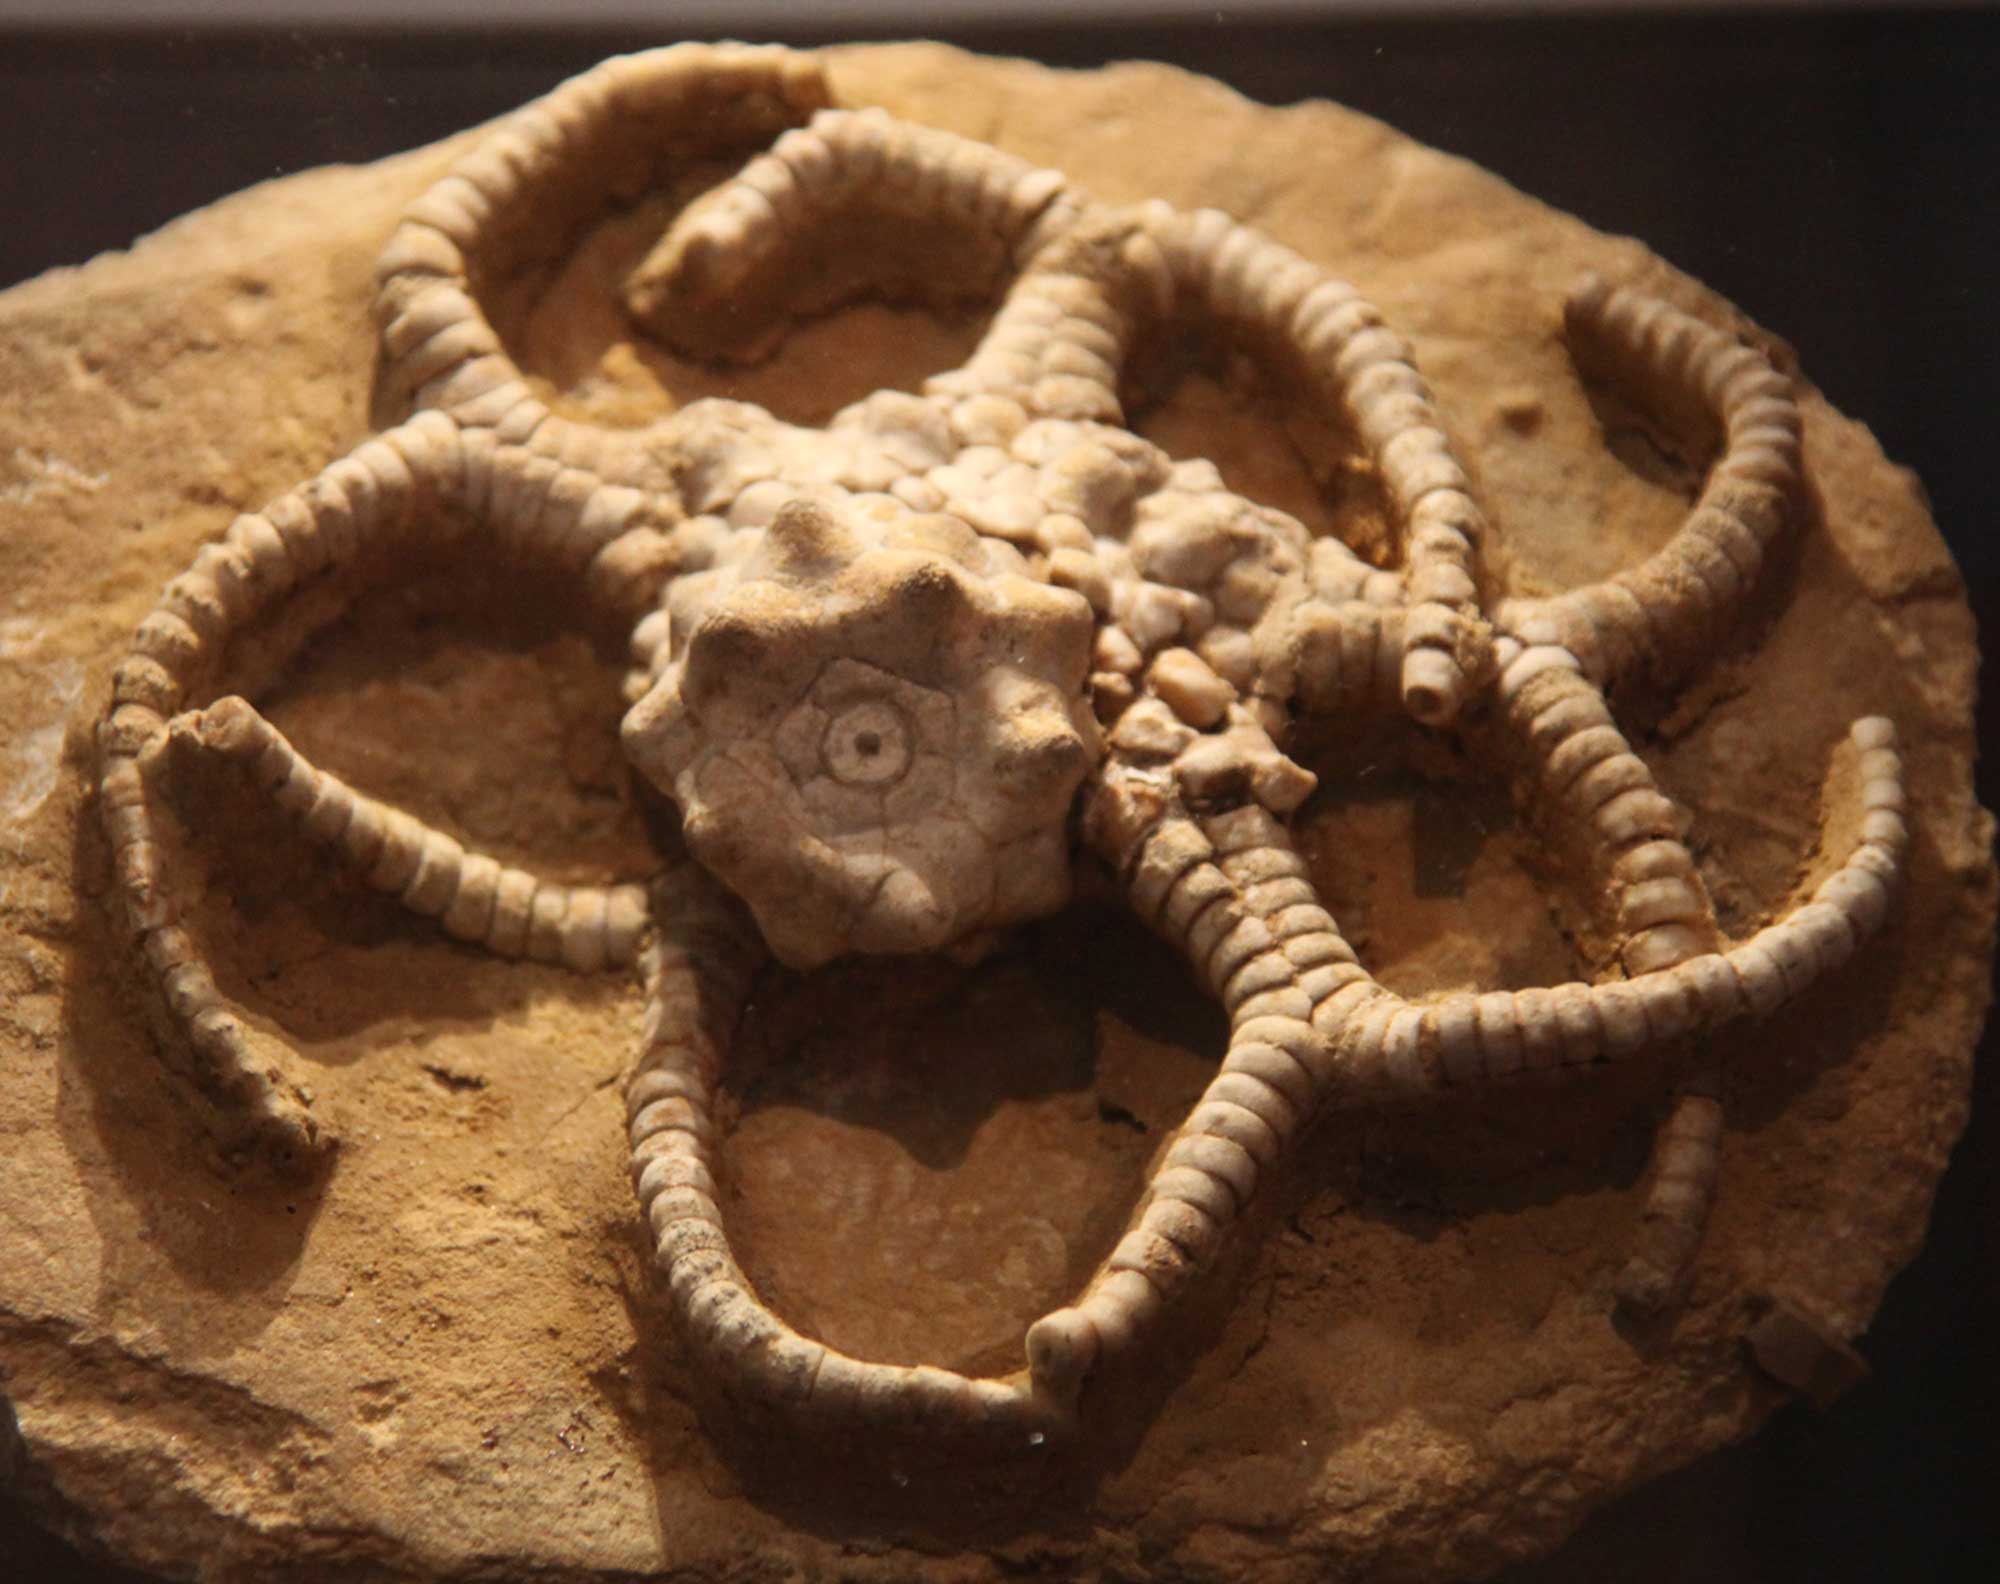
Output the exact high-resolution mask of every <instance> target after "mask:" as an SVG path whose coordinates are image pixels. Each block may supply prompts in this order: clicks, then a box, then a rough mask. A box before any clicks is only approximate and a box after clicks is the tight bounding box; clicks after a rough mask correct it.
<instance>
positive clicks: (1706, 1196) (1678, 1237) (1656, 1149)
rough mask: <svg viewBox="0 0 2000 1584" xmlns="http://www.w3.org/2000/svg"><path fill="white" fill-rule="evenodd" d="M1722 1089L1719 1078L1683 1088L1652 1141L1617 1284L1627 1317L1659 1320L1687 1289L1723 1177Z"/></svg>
mask: <svg viewBox="0 0 2000 1584" xmlns="http://www.w3.org/2000/svg"><path fill="white" fill-rule="evenodd" d="M1718 1087H1719V1078H1718V1075H1717V1074H1715V1073H1713V1072H1703V1073H1701V1074H1699V1075H1698V1076H1697V1077H1696V1078H1695V1079H1693V1080H1692V1081H1690V1082H1688V1083H1685V1084H1683V1085H1682V1086H1681V1088H1680V1090H1679V1091H1678V1092H1677V1093H1676V1094H1675V1096H1674V1101H1673V1104H1672V1106H1671V1107H1670V1108H1669V1110H1668V1112H1667V1116H1666V1120H1665V1121H1663V1122H1662V1123H1661V1124H1660V1127H1659V1130H1658V1132H1656V1133H1655V1134H1654V1135H1653V1158H1652V1161H1651V1163H1650V1165H1649V1166H1648V1167H1647V1178H1648V1183H1647V1188H1646V1202H1645V1204H1644V1205H1643V1206H1642V1207H1641V1209H1640V1212H1639V1229H1638V1233H1637V1235H1636V1236H1635V1237H1634V1239H1633V1247H1632V1251H1631V1253H1630V1254H1629V1255H1628V1256H1627V1257H1626V1260H1625V1264H1624V1266H1623V1268H1621V1269H1620V1271H1619V1272H1618V1276H1617V1279H1616V1281H1615V1282H1614V1284H1613V1285H1614V1289H1615V1291H1616V1293H1617V1295H1618V1302H1619V1304H1620V1306H1621V1307H1623V1308H1624V1309H1626V1310H1628V1311H1632V1312H1636V1313H1639V1314H1657V1313H1659V1312H1660V1311H1661V1310H1662V1309H1665V1308H1666V1307H1667V1306H1668V1305H1669V1304H1670V1303H1672V1302H1674V1300H1675V1299H1676V1298H1677V1297H1678V1295H1679V1294H1681V1293H1682V1292H1684V1291H1685V1290H1686V1288H1687V1282H1688V1279H1689V1277H1690V1275H1691V1274H1692V1273H1693V1270H1694V1259H1695V1255H1696V1254H1697V1253H1698V1252H1699V1251H1700V1249H1701V1239H1702V1234H1703V1233H1704V1232H1705V1231H1706V1230H1707V1227H1708V1212H1709V1209H1710V1207H1711V1206H1712V1205H1713V1204H1714V1202H1715V1190H1716V1183H1717V1180H1718V1178H1719V1177H1720V1175H1721V1165H1722V1125H1723V1109H1722V1100H1721V1097H1720V1095H1719V1094H1717V1093H1716V1090H1717V1088H1718Z"/></svg>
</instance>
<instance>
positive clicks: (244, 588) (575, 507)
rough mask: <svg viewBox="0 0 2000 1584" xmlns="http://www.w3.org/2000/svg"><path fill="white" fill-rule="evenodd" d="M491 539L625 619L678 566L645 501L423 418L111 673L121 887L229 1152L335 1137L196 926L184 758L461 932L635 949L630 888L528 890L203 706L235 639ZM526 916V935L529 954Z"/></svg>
mask: <svg viewBox="0 0 2000 1584" xmlns="http://www.w3.org/2000/svg"><path fill="white" fill-rule="evenodd" d="M475 540H480V541H483V542H484V546H485V548H486V549H487V550H488V552H489V553H496V552H497V553H499V554H502V555H504V556H506V557H508V558H510V559H513V560H517V561H519V562H521V563H522V564H524V565H526V566H530V567H539V568H541V569H543V570H544V571H546V572H547V573H550V574H553V575H557V576H562V577H566V578H568V579H570V580H571V581H572V582H574V583H575V585H576V586H577V587H578V588H579V589H581V590H582V591H583V592H584V594H585V595H586V597H587V598H589V599H592V600H595V601H596V602H598V603H599V604H601V605H602V606H603V608H604V609H606V610H607V611H608V612H612V613H615V614H617V615H618V616H619V617H620V618H621V619H629V612H630V611H631V609H632V607H633V606H634V605H635V604H642V603H644V602H645V601H647V600H649V599H651V598H652V597H654V595H655V594H656V592H657V587H658V582H659V579H660V576H661V575H662V556H661V554H660V553H658V552H659V551H660V547H661V544H662V542H663V540H662V536H661V535H660V534H659V532H658V530H657V529H656V528H655V527H654V526H653V525H652V521H651V516H650V513H649V511H648V509H647V507H646V504H645V502H644V500H643V499H642V498H641V497H640V496H639V495H638V494H637V492H635V491H631V490H624V489H619V488H617V487H614V486H608V485H603V484H600V483H599V482H598V481H597V480H595V479H594V478H591V477H589V476H587V475H583V474H580V473H578V472H576V471H575V470H572V469H565V468H562V467H560V466H559V465H557V464H555V463H553V462H550V461H548V460H547V459H540V458H536V457H534V456H533V455H532V454H531V453H529V452H527V451H525V450H522V449H520V448H495V447H492V446H491V445H490V444H484V445H474V444H471V443H469V442H468V439H467V437H466V436H465V435H464V434H463V432H462V431H461V430H460V429H459V428H458V426H457V425H455V424H454V423H453V422H452V421H451V420H450V419H449V418H446V417H445V416H444V415H443V414H441V413H425V414H421V415H419V416H418V417H417V418H415V419H412V420H411V421H410V422H409V423H407V424H404V425H402V426H401V427H399V428H396V429H393V430H390V431H388V432H387V433H385V434H383V435H381V436H380V437H378V438H376V439H373V440H370V441H368V442H366V443H365V444H363V445H361V446H360V447H358V448H357V449H356V450H355V451H353V452H352V453H350V454H349V455H348V456H345V457H343V458H341V459H340V460H338V461H336V462H334V463H333V464H331V465H330V466H329V467H327V468H326V469H325V470H324V471H323V472H321V473H320V474H319V475H318V476H317V477H315V478H313V479H312V480H310V481H309V482H307V483H306V484H304V485H301V486H299V487H298V488H296V489H292V490H289V491H287V492H285V493H284V494H282V495H280V496H278V497H277V498H276V499H275V500H273V501H271V502H270V503H269V504H268V505H266V506H265V507H263V508H262V509H261V510H259V511H257V512H253V513H249V514H246V515H244V516H242V517H239V518H237V519H236V521H235V522H234V523H233V524H231V526H230V528H229V530H228V531H227V532H226V533H225V534H224V535H223V536H222V537H221V538H219V539H217V540H216V541H214V542H213V543H211V544H209V545H207V546H205V547H204V548H203V549H202V551H201V552H200V553H199V554H198V555H197V556H196V557H195V559H194V561H193V563H192V564H191V565H190V567H189V568H188V570H187V571H186V572H184V573H182V574H181V575H180V576H179V577H177V578H175V579H174V580H173V581H172V582H171V583H169V584H168V585H167V588H166V591H165V593H164V594H163V596H162V597H161V600H160V603H159V605H158V606H157V607H156V608H155V609H154V611H153V612H152V613H151V614H150V615H149V616H147V617H146V619H145V620H144V621H143V622H142V623H141V624H140V626H139V630H138V633H137V635H136V637H135V639H134V642H133V650H132V653H131V654H130V655H129V656H128V657H127V658H126V659H125V661H124V662H123V663H122V664H121V665H120V666H119V667H118V669H117V672H116V674H115V677H114V680H113V687H112V699H111V705H110V709H109V711H108V713H107V715H106V717H105V719H104V720H103V722H102V723H101V724H100V726H99V729H98V747H99V756H100V769H101V777H100V791H99V803H100V808H101V810H102V815H103V820H104V825H105V830H106V832H107V834H108V835H109V837H110V841H111V848H112V854H113V861H114V865H115V877H116V887H117V891H118V894H119V895H120V897H121V898H122V901H123V905H124V911H125V915H126V919H127V922H128V924H129V926H130V929H131V931H132V934H133V936H134V938H135V941H136V943H137V946H138V948H139V952H140V955H141V957H142V958H143V960H144V961H145V962H146V964H147V965H148V970H149V972H150V974H151V976H152V977H153V979H154V980H155V981H156V982H157V984H158V985H159V988H160V991H161V994H162V996H163V1000H164V1007H165V1011H166V1024H167V1027H166V1038H165V1040H164V1041H163V1044H164V1047H165V1049H166V1050H167V1051H168V1053H169V1055H170V1057H171V1058H172V1059H174V1060H176V1061H177V1062H178V1063H179V1064H180V1065H182V1066H184V1067H185V1068H186V1070H187V1072H188V1075H189V1076H190V1077H191V1078H192V1079H193V1081H194V1083H195V1086H196V1088H197V1090H198V1091H199V1092H200V1093H201V1094H202V1095H203V1096H205V1097H206V1099H207V1100H208V1101H209V1102H210V1107H211V1119H212V1123H213V1126H214V1127H215V1129H216V1130H217V1131H218V1133H219V1134H220V1135H222V1137H223V1140H224V1142H225V1143H226V1144H227V1145H228V1146H229V1147H230V1148H231V1149H232V1151H235V1150H244V1151H248V1152H251V1153H263V1154H266V1155H269V1156H271V1157H273V1158H274V1159H277V1160H278V1161H280V1162H286V1163H293V1164H298V1163H303V1162H305V1161H307V1160H309V1159H311V1158H312V1157H314V1156H315V1155H316V1154H318V1153H320V1152H321V1151H323V1149H324V1148H325V1147H326V1145H327V1143H328V1142H329V1139H330V1135H329V1133H328V1130H327V1127H326V1125H325V1124H324V1123H323V1122H322V1121H320V1120H318V1119H316V1118H315V1117H314V1116H313V1114H312V1112H311V1110H310V1106H309V1102H308V1100H307V1098H306V1095H305V1093H304V1089H303V1086H302V1084H301V1083H300V1081H299V1079H298V1078H297V1077H296V1076H295V1075H293V1074H292V1073H291V1072H290V1071H289V1070H288V1068H287V1067H286V1065H285V1063H284V1062H283V1059H282V1057H279V1056H271V1055H264V1054H259V1052H260V1049H268V1046H267V1044H266V1043H265V1042H261V1041H259V1042H253V1041H252V1039H251V1038H250V1036H249V1033H248V1031H247V1030H246V1027H245V1025H244V1022H243V1019H242V1017H241V1015H240V1013H239V1012H238V1011H237V1009H236V1008H234V1007H232V1006H231V1005H230V1004H229V1003H228V1002H227V1000H226V999H225V998H224V997H223V996H222V994H221V993H220V991H219V990H218V989H217V987H216V985H215V982H214V979H213V977H212V976H211V974H210V972H209V970H208V968H207V966H206V964H205V963H203V962H202V961H201V959H200V956H199V954H198V952H197V950H196V948H195V945H194V942H193V939H192V937H191V936H190V934H189V932H188V930H187V928H186V925H185V914H186V911H187V908H188V905H189V903H188V898H187V893H186V890H185V888H184V886H183V885H181V884H180V883H178V882H177V881H176V879H175V877H174V876H173V875H172V874H171V873H170V872H169V870H168V866H167V865H166V863H165V862H164V860H163V856H162V848H161V830H160V826H159V821H160V820H161V818H162V807H163V805H162V801H161V799H160V796H159V789H158V786H157V781H158V778H159V776H160V775H162V774H166V773H170V772H171V767H172V760H173V758H174V757H175V756H176V754H177V752H179V751H184V750H185V749H186V748H187V747H189V746H194V747H198V748H200V749H203V750H206V751H210V752H214V753H218V754H220V755H221V756H222V757H224V758H232V759H235V760H237V761H239V762H241V763H243V764H244V765H245V766H246V767H247V768H249V769H250V770H251V772H252V774H253V775H255V776H256V777H257V778H258V779H259V780H260V782H261V784H262V785H263V786H264V787H265V788H266V789H267V790H269V791H270V792H271V793H272V794H273V796H274V797H275V798H276V799H277V801H278V803H279V805H280V807H281V808H284V809H286V810H287V811H288V812H290V813H291V814H292V815H293V816H294V817H295V818H296V819H298V820H299V821H300V822H301V824H302V828H304V829H305V830H306V832H307V833H308V834H309V835H313V836H315V837H318V838H319V839H321V840H322V841H326V842H329V843H330V844H331V845H332V846H333V847H334V848H335V850H336V851H338V852H340V853H341V854H342V855H343V856H344V857H345V858H346V860H347V861H348V862H349V863H350V864H352V865H354V866H356V867H357V868H361V869H362V870H363V872H364V874H365V876H366V877H367V878H369V879H370V880H371V881H373V882H374V883H376V884H378V885H380V886H382V887H383V888H385V889H388V890H390V891H391V892H392V893H394V894H397V895H399V896H400V897H401V898H402V899H403V900H404V901H405V902H406V903H407V904H408V905H410V906H412V907H414V908H415V909H416V910H417V911H419V912H424V913H429V914H430V915H431V916H434V917H441V918H442V919H443V921H444V922H445V925H446V927H447V929H450V930H452V931H453V932H454V933H458V934H460V935H461V936H462V937H468V938H473V939H479V940H482V941H483V942H484V943H485V944H487V945H489V946H492V947H494V948H495V949H499V950H503V951H506V950H512V951H514V952H516V953H517V954H518V953H522V952H525V953H526V954H528V955H545V956H551V957H552V958H554V959H558V960H571V961H574V962H576V963H577V964H578V965H584V964H587V963H589V962H591V961H593V960H597V959H602V960H604V961H616V960H620V959H629V957H630V956H631V954H632V951H633V949H634V940H635V938H636V934H637V919H636V917H635V908H636V905H637V896H636V893H635V892H634V891H633V890H631V889H630V888H617V887H614V888H608V889H604V890H601V891H597V890H592V889H590V888H582V889H578V890H570V889H569V888H564V887H553V886H544V885H535V886H534V889H533V890H532V891H528V892H527V893H526V894H525V895H524V894H523V888H524V887H526V886H528V885H530V884H531V882H530V881H529V879H528V877H526V876H524V875H521V874H520V873H519V872H518V871H512V872H510V871H507V870H505V869H503V868H502V866H500V865H499V864H497V863H495V862H494V861H492V860H490V859H484V858H481V857H479V856H478V855H474V854H469V853H467V852H465V850H464V849H463V848H462V847H460V846H459V845H458V844H457V843H456V842H455V841H454V840H453V839H451V838H450V837H447V836H444V835H442V834H441V833H438V832H433V831H429V830H427V829H425V828H424V827H423V826H421V825H420V824H418V823H417V822H416V821H414V820H412V819H411V818H410V817H409V816H407V815H405V814H402V813H400V812H399V811H394V810H390V809H388V808H386V807H385V806H384V805H382V804H379V803H376V802H374V801H373V800H372V799H368V798H365V797H362V796H360V795H359V794H357V793H354V792H353V791H352V790H351V789H349V788H347V787H346V786H345V785H343V784H342V783H340V782H339V781H338V780H336V779H335V778H333V777H331V776H329V775H327V774H325V773H324V772H322V771H319V770H317V769H315V768H314V767H312V766H311V765H309V764H307V763H306V762H305V761H304V760H303V759H302V758H300V757H299V756H298V755H297V754H296V752H295V751H294V750H293V749H292V748H291V746H290V745H289V744H288V743H286V742H285V741H284V740H283V738H282V737H279V736H278V735H277V733H276V732H274V731H273V730H272V729H271V728H270V727H269V725H268V723H266V722H265V721H264V720H263V719H262V717H261V716H258V715H257V714H256V713H255V712H254V711H253V710H251V709H250V708H249V706H248V705H246V704H244V703H243V702H242V701H240V700H224V701H220V702H217V703H213V704H209V705H207V706H206V707H204V702H203V701H204V698H205V696H206V695H207V693H208V690H209V689H211V688H212V687H213V686H214V685H215V683H216V680H217V678H218V676H219V675H220V673H221V672H222V669H223V667H224V665H225V662H226V661H227V660H228V658H229V653H230V649H231V647H232V643H233V642H234V641H235V640H237V639H239V638H240V637H242V636H243V635H244V634H245V632H246V631H247V630H248V629H250V628H251V627H252V626H254V625H257V624H259V623H267V624H268V623H270V622H272V621H273V620H274V619H276V618H279V617H280V616H281V614H282V613H283V612H284V611H285V609H286V606H287V604H288V602H290V601H291V600H293V599H294V598H296V597H298V596H301V595H303V594H305V593H307V592H308V591H311V590H320V591H322V592H331V593H332V594H333V595H334V596H335V606H336V608H337V607H338V605H339V604H342V603H344V602H345V600H346V599H347V598H348V597H350V596H351V595H352V594H353V593H354V592H357V591H358V590H359V589H360V588H361V587H362V586H364V585H366V584H367V583H369V582H379V581H382V580H384V579H386V578H392V577H394V576H395V575H396V574H397V573H398V572H399V571H401V570H404V569H406V568H408V567H410V566H412V565H415V564H417V563H420V562H422V563H425V564H429V560H430V559H434V558H435V556H436V555H437V554H439V553H440V552H441V551H446V550H451V549H454V548H456V549H461V550H463V549H469V548H471V546H472V543H473V541H475ZM176 744H179V745H180V747H179V749H177V748H176V746H175V745H176ZM405 868H407V869H408V873H407V874H405V873H404V872H403V871H404V869H405ZM489 899H490V903H491V906H490V908H489V907H488V902H489ZM522 906H525V908H526V922H527V925H528V928H527V932H526V934H525V936H523V937H522V938H521V939H520V940H519V941H518V943H517V942H516V938H515V937H516V935H517V934H518V933H519V932H518V930H517V925H518V924H519V923H520V918H519V917H518V915H519V913H520V909H521V907H522Z"/></svg>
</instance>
